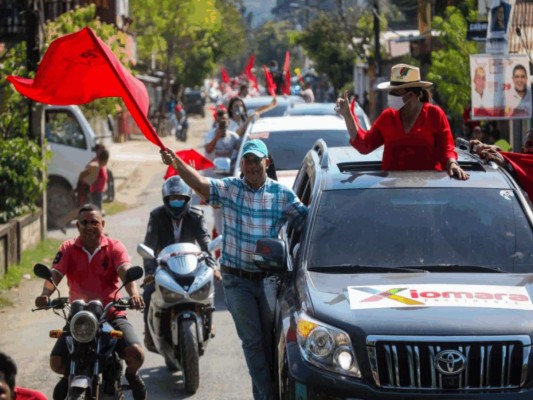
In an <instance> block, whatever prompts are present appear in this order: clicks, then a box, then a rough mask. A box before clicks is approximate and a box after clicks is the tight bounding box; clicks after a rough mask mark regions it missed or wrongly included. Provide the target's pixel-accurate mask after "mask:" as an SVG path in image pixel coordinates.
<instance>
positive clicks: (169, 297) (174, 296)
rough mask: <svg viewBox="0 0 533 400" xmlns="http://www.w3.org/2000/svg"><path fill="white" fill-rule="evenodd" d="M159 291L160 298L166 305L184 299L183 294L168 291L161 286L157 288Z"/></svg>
mask: <svg viewBox="0 0 533 400" xmlns="http://www.w3.org/2000/svg"><path fill="white" fill-rule="evenodd" d="M159 290H160V291H161V297H163V301H165V302H166V303H174V302H176V301H179V300H182V299H183V298H184V297H185V296H183V293H178V292H174V291H172V290H168V289H166V288H165V287H163V286H159Z"/></svg>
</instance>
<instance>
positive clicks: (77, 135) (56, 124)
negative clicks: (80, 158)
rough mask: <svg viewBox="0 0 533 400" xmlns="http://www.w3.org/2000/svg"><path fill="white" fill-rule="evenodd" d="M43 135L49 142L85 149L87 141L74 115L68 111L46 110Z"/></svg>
mask: <svg viewBox="0 0 533 400" xmlns="http://www.w3.org/2000/svg"><path fill="white" fill-rule="evenodd" d="M45 118H46V123H45V136H46V139H47V140H48V142H49V143H56V144H62V145H65V146H71V147H75V148H78V149H86V148H87V141H86V139H85V135H84V134H83V131H82V129H81V127H80V124H79V123H78V121H77V120H76V118H74V116H73V115H72V114H71V113H70V112H68V111H59V110H58V111H53V110H47V111H46V114H45Z"/></svg>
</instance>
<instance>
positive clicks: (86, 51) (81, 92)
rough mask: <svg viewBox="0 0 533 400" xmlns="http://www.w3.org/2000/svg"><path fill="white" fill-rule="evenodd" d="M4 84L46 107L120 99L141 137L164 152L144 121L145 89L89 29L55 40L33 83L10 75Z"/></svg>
mask: <svg viewBox="0 0 533 400" xmlns="http://www.w3.org/2000/svg"><path fill="white" fill-rule="evenodd" d="M7 80H8V81H9V82H11V83H12V84H13V86H15V89H16V90H17V91H18V92H19V93H20V94H22V95H23V96H26V97H28V98H30V99H32V100H34V101H38V102H40V103H45V104H53V105H69V104H85V103H88V102H90V101H93V100H95V99H98V98H102V97H121V98H122V100H124V103H125V104H126V107H127V108H128V110H129V112H130V113H131V115H132V117H133V120H134V121H135V122H136V123H137V126H138V127H139V129H140V130H141V132H142V133H143V134H144V136H146V138H147V139H148V140H150V141H151V142H152V143H154V144H156V145H158V146H159V147H161V148H165V145H164V144H163V143H162V142H161V139H160V138H159V136H157V133H156V131H155V129H154V127H153V126H152V124H151V123H150V121H149V120H148V117H147V114H148V109H149V102H150V99H149V97H148V92H147V90H146V87H145V86H144V84H143V83H142V82H141V81H140V80H138V79H137V78H135V77H133V75H131V73H130V72H129V71H128V70H127V69H126V68H124V66H123V65H122V64H121V63H120V61H119V60H118V59H117V57H116V56H115V55H114V54H113V52H112V51H111V50H110V49H109V47H107V45H106V44H105V43H104V42H103V41H102V40H101V39H100V38H98V37H97V36H96V35H95V34H94V32H93V31H92V30H91V29H90V28H88V27H86V28H83V29H82V30H80V31H79V32H76V33H72V34H70V35H65V36H62V37H60V38H58V39H56V40H54V41H53V42H52V43H51V44H50V47H49V48H48V50H47V51H46V53H45V54H44V57H43V59H42V61H41V63H40V65H39V69H38V70H37V74H36V75H35V79H26V78H22V77H18V76H14V75H10V76H8V77H7Z"/></svg>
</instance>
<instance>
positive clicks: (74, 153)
mask: <svg viewBox="0 0 533 400" xmlns="http://www.w3.org/2000/svg"><path fill="white" fill-rule="evenodd" d="M45 121H46V123H45V137H46V139H47V141H48V144H49V146H50V150H51V151H52V158H51V160H50V161H49V163H48V187H47V203H48V204H47V206H48V211H47V219H48V225H49V226H50V227H54V226H56V224H55V221H56V220H57V218H59V217H62V216H63V215H65V214H66V213H68V212H69V211H70V210H72V209H73V208H74V207H76V198H75V195H74V192H73V189H75V188H76V184H77V181H78V176H79V174H80V172H81V171H82V170H83V169H84V168H85V165H86V164H87V163H88V162H89V161H91V160H92V159H93V158H94V157H95V152H94V146H95V145H96V142H97V137H96V135H95V134H94V131H93V129H92V128H91V126H90V124H89V122H88V121H87V119H86V118H85V116H84V115H83V113H82V111H81V110H80V109H79V107H77V106H46V107H45ZM108 175H109V179H108V188H107V193H106V195H104V201H106V200H107V201H112V200H113V197H114V183H113V174H112V173H111V171H109V170H108Z"/></svg>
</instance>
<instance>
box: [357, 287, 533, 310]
mask: <svg viewBox="0 0 533 400" xmlns="http://www.w3.org/2000/svg"><path fill="white" fill-rule="evenodd" d="M348 295H349V299H350V308H351V309H353V310H364V309H374V308H399V307H400V308H409V307H480V308H505V309H516V310H533V303H532V301H531V297H530V296H529V293H528V292H527V290H526V288H525V287H523V286H521V287H515V286H487V285H446V284H439V285H422V284H417V285H398V286H393V285H377V286H348Z"/></svg>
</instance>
